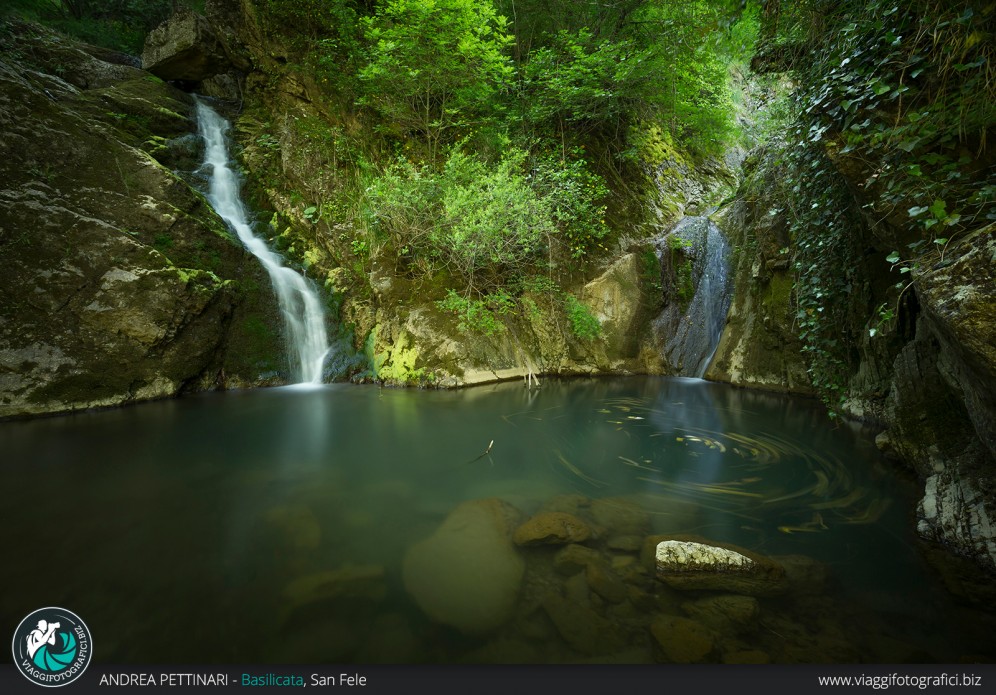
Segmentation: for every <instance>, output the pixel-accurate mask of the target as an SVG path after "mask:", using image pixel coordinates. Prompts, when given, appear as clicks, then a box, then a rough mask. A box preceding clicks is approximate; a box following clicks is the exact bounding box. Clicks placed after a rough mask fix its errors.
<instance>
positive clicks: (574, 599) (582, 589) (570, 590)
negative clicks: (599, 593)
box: [564, 572, 591, 606]
mask: <svg viewBox="0 0 996 695" xmlns="http://www.w3.org/2000/svg"><path fill="white" fill-rule="evenodd" d="M564 595H565V596H566V597H567V600H568V601H570V602H571V603H574V604H577V605H579V606H590V605H591V589H590V588H589V586H588V580H587V579H586V578H585V573H584V572H578V573H577V574H575V575H572V576H570V577H568V578H567V581H565V582H564Z"/></svg>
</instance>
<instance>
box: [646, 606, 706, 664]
mask: <svg viewBox="0 0 996 695" xmlns="http://www.w3.org/2000/svg"><path fill="white" fill-rule="evenodd" d="M650 632H651V634H652V635H653V636H654V639H655V640H657V644H658V645H660V648H661V651H663V652H664V656H665V657H666V658H667V660H668V661H670V662H672V663H676V664H694V663H701V662H702V661H705V660H706V657H708V656H709V655H710V654H711V653H712V650H713V635H712V632H711V631H710V630H709V629H708V628H706V627H705V626H703V625H701V624H700V623H697V622H695V621H694V620H689V619H688V618H681V617H679V616H675V615H662V616H660V617H659V618H657V619H656V620H654V622H653V623H652V624H651V625H650Z"/></svg>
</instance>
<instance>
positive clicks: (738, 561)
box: [657, 541, 754, 572]
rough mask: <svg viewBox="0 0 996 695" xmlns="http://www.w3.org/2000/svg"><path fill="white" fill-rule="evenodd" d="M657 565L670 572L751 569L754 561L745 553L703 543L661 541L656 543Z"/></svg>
mask: <svg viewBox="0 0 996 695" xmlns="http://www.w3.org/2000/svg"><path fill="white" fill-rule="evenodd" d="M657 566H658V567H663V568H667V571H670V572H680V571H683V570H688V571H693V570H704V569H708V570H712V571H715V572H723V571H730V570H738V571H740V570H748V571H749V570H751V569H752V568H753V567H754V561H753V560H751V559H750V558H749V557H747V556H746V555H741V554H740V553H738V552H736V551H733V550H727V549H726V548H718V547H716V546H714V545H705V544H704V543H692V542H689V541H662V542H660V543H658V544H657Z"/></svg>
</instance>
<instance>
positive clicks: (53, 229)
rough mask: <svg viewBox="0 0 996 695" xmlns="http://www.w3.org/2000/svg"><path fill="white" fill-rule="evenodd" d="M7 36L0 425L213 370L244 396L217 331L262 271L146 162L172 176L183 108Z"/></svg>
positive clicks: (62, 52)
mask: <svg viewBox="0 0 996 695" xmlns="http://www.w3.org/2000/svg"><path fill="white" fill-rule="evenodd" d="M11 27H12V28H11V31H12V34H11V36H10V41H9V42H8V43H5V46H6V48H5V50H4V51H3V52H0V123H2V124H3V136H2V137H0V181H2V183H0V295H2V296H3V298H4V299H3V301H2V302H0V417H5V416H14V415H31V414H40V413H51V412H60V411H69V410H76V409H80V408H88V407H94V406H109V405H117V404H121V403H125V402H129V401H136V400H143V399H150V398H161V397H165V396H171V395H174V394H176V393H178V392H180V391H182V390H185V389H193V388H203V387H207V386H212V385H214V384H215V382H216V381H217V380H218V377H219V375H220V374H222V373H223V372H224V371H225V370H227V372H228V374H229V375H230V376H232V377H235V378H240V377H241V378H245V380H246V381H251V380H252V379H253V377H252V376H250V375H249V372H251V371H252V370H251V369H250V370H248V371H247V370H244V369H243V367H240V366H236V364H235V361H229V359H228V358H227V357H226V352H227V350H228V348H229V347H230V346H232V345H234V344H235V343H237V342H239V340H240V339H239V338H234V339H233V335H232V331H231V330H230V329H231V327H232V324H233V323H238V324H240V325H242V324H243V322H244V321H246V320H248V319H249V318H250V317H249V315H248V314H246V313H245V309H244V308H242V307H244V305H245V302H246V300H247V299H248V298H249V296H248V293H246V292H245V291H244V289H243V286H242V285H241V284H240V283H236V282H234V281H233V280H232V278H236V277H240V275H241V277H242V278H243V279H244V280H246V281H249V280H255V279H256V278H258V277H259V273H260V272H261V271H257V270H256V269H254V268H252V267H251V266H250V267H248V268H246V267H245V266H246V265H247V259H246V254H245V253H244V252H243V250H242V248H241V246H240V245H239V244H238V243H237V242H236V241H234V240H233V239H232V238H231V237H230V235H229V234H228V232H227V230H226V229H225V227H224V225H223V223H222V222H221V221H220V220H219V219H218V218H217V216H216V215H215V214H214V213H213V211H212V210H211V209H210V207H209V206H208V205H207V204H206V202H205V200H204V199H203V197H201V196H200V195H199V194H197V193H195V192H194V191H193V190H192V189H191V188H190V187H189V186H188V185H187V184H186V183H185V182H184V181H183V180H181V179H180V178H178V177H177V176H176V175H175V174H174V173H173V172H171V171H170V170H168V169H166V168H165V167H164V166H163V165H162V164H161V163H160V162H159V161H157V159H156V157H159V158H161V159H162V160H163V161H168V160H169V159H173V160H174V162H175V160H176V153H177V152H178V149H177V148H175V147H172V144H173V143H175V142H180V141H183V140H184V139H185V138H188V137H190V136H191V131H192V130H193V129H194V128H195V124H194V123H192V122H191V120H190V118H189V113H190V102H189V99H188V97H187V96H186V95H184V94H183V93H182V92H179V91H177V90H174V89H172V88H171V87H169V86H168V85H166V84H164V83H162V82H161V81H160V80H158V79H157V78H155V77H153V76H151V75H148V74H147V73H142V72H141V71H138V70H135V69H134V68H130V67H126V66H121V65H114V64H109V63H105V64H104V67H100V66H101V64H102V63H103V61H102V60H101V59H100V58H97V57H95V56H94V55H90V54H89V53H87V52H86V51H84V50H83V49H82V48H80V47H79V45H78V44H73V43H71V42H69V41H67V40H65V39H62V38H60V37H58V36H56V35H54V34H50V33H47V32H45V31H44V30H41V29H39V28H37V27H31V28H28V27H27V26H26V25H17V24H12V25H11ZM5 41H6V39H5ZM8 50H9V51H11V52H21V53H27V52H30V53H31V54H33V55H34V56H35V63H34V65H33V66H32V67H30V68H29V67H25V66H24V64H23V62H22V61H19V60H17V59H15V58H13V57H12V55H11V53H8ZM96 54H97V55H102V53H101V52H96ZM77 66H78V67H79V69H80V72H79V73H77V72H76V68H77ZM57 72H58V73H60V74H65V75H66V76H67V77H68V78H69V79H68V80H63V79H62V78H61V77H59V76H58V75H57V74H56V73H57ZM77 85H86V86H85V87H82V88H81V87H79V86H77ZM193 137H196V136H193ZM188 165H189V166H190V167H191V169H192V168H193V167H194V166H196V158H194V160H193V161H192V162H189V163H188ZM263 283H265V280H263ZM267 290H268V288H267V287H266V285H265V284H264V285H262V292H264V293H267V294H268V292H267ZM252 297H253V299H252V301H254V302H262V304H263V305H264V306H267V309H265V311H272V309H271V308H269V307H272V300H269V301H270V304H266V302H267V301H268V299H267V298H266V297H263V298H262V299H260V297H259V294H258V293H257V294H253V295H252ZM240 305H242V306H240ZM274 318H276V317H274ZM256 320H257V321H259V324H258V325H259V327H261V328H263V327H265V326H266V325H267V323H266V321H263V320H261V319H260V316H259V314H257V315H256ZM243 335H244V334H243ZM271 347H276V349H277V352H276V353H275V354H279V350H280V348H279V342H278V341H275V345H272V344H271V345H267V348H271ZM236 361H237V360H236Z"/></svg>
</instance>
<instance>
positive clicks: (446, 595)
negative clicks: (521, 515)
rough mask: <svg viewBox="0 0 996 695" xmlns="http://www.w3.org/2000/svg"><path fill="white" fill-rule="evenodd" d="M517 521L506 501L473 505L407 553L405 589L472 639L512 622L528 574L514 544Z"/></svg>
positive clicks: (439, 618)
mask: <svg viewBox="0 0 996 695" xmlns="http://www.w3.org/2000/svg"><path fill="white" fill-rule="evenodd" d="M517 521H518V512H517V511H516V510H515V508H513V507H512V506H511V505H509V504H507V503H506V502H503V501H502V500H499V499H484V500H471V501H469V502H464V503H463V504H461V505H460V506H458V507H457V508H456V509H454V510H453V511H452V512H451V513H450V515H449V516H447V517H446V519H445V520H444V521H443V523H442V524H441V525H440V527H439V528H438V529H436V531H435V533H433V534H432V535H431V536H429V537H428V538H426V539H425V540H423V541H420V542H419V543H416V544H415V545H413V546H412V547H411V548H410V549H409V550H408V552H407V553H406V554H405V559H404V566H403V570H402V574H403V578H404V582H405V588H406V589H407V590H408V592H409V593H410V594H411V595H412V596H413V597H414V598H415V601H416V603H418V605H419V607H420V608H421V609H422V610H423V611H425V613H426V615H428V616H429V617H430V618H432V619H433V620H435V621H437V622H440V623H443V624H445V625H449V626H451V627H455V628H456V629H458V630H460V631H462V632H465V633H468V634H479V633H485V632H488V631H490V630H494V629H495V628H498V627H500V626H501V625H503V624H504V623H505V622H506V621H507V620H508V619H509V617H510V616H511V613H512V609H513V608H514V606H515V602H516V599H517V598H518V595H519V586H520V584H521V583H522V576H523V573H524V572H525V562H524V561H523V559H522V557H521V556H520V555H519V553H518V551H517V550H516V549H515V546H514V545H513V544H512V540H511V535H512V529H513V528H515V525H516V522H517Z"/></svg>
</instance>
